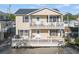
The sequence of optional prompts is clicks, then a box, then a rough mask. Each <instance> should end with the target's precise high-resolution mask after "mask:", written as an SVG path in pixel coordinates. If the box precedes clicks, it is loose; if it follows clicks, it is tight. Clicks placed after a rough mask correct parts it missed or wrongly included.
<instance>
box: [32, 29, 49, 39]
mask: <svg viewBox="0 0 79 59" xmlns="http://www.w3.org/2000/svg"><path fill="white" fill-rule="evenodd" d="M36 35H37V33H36V31H35V30H32V37H33V36H34V37H35V36H36ZM39 35H40V36H41V38H42V39H47V38H48V30H45V29H42V30H40V33H39ZM34 37H33V38H34Z"/></svg>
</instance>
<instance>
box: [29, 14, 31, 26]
mask: <svg viewBox="0 0 79 59" xmlns="http://www.w3.org/2000/svg"><path fill="white" fill-rule="evenodd" d="M29 24H30V25H31V16H30V15H29Z"/></svg>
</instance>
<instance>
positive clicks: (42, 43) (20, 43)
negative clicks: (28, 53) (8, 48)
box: [12, 39, 64, 47]
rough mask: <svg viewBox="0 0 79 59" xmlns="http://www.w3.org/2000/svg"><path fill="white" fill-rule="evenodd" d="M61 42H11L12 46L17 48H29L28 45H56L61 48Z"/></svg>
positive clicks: (43, 40)
mask: <svg viewBox="0 0 79 59" xmlns="http://www.w3.org/2000/svg"><path fill="white" fill-rule="evenodd" d="M63 43H64V42H63V41H58V40H45V39H42V40H37V39H35V40H12V46H18V47H23V46H30V44H32V45H34V46H35V45H37V44H38V45H41V46H43V45H45V44H46V45H49V44H51V45H52V46H53V44H56V45H57V46H59V45H60V46H61V45H63Z"/></svg>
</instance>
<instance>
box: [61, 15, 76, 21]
mask: <svg viewBox="0 0 79 59" xmlns="http://www.w3.org/2000/svg"><path fill="white" fill-rule="evenodd" d="M63 19H64V20H76V19H77V15H68V16H67V15H64V16H63Z"/></svg>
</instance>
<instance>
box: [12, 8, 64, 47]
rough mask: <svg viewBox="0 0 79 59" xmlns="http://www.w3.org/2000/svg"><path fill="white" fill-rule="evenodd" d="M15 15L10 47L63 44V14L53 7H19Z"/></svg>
mask: <svg viewBox="0 0 79 59" xmlns="http://www.w3.org/2000/svg"><path fill="white" fill-rule="evenodd" d="M15 15H16V35H19V37H20V38H19V39H15V38H14V39H12V47H15V46H22V47H27V46H28V47H30V46H36V47H38V46H59V45H64V38H63V30H64V23H63V14H61V13H60V12H59V11H57V10H54V9H48V8H43V9H19V10H18V11H16V13H15Z"/></svg>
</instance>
